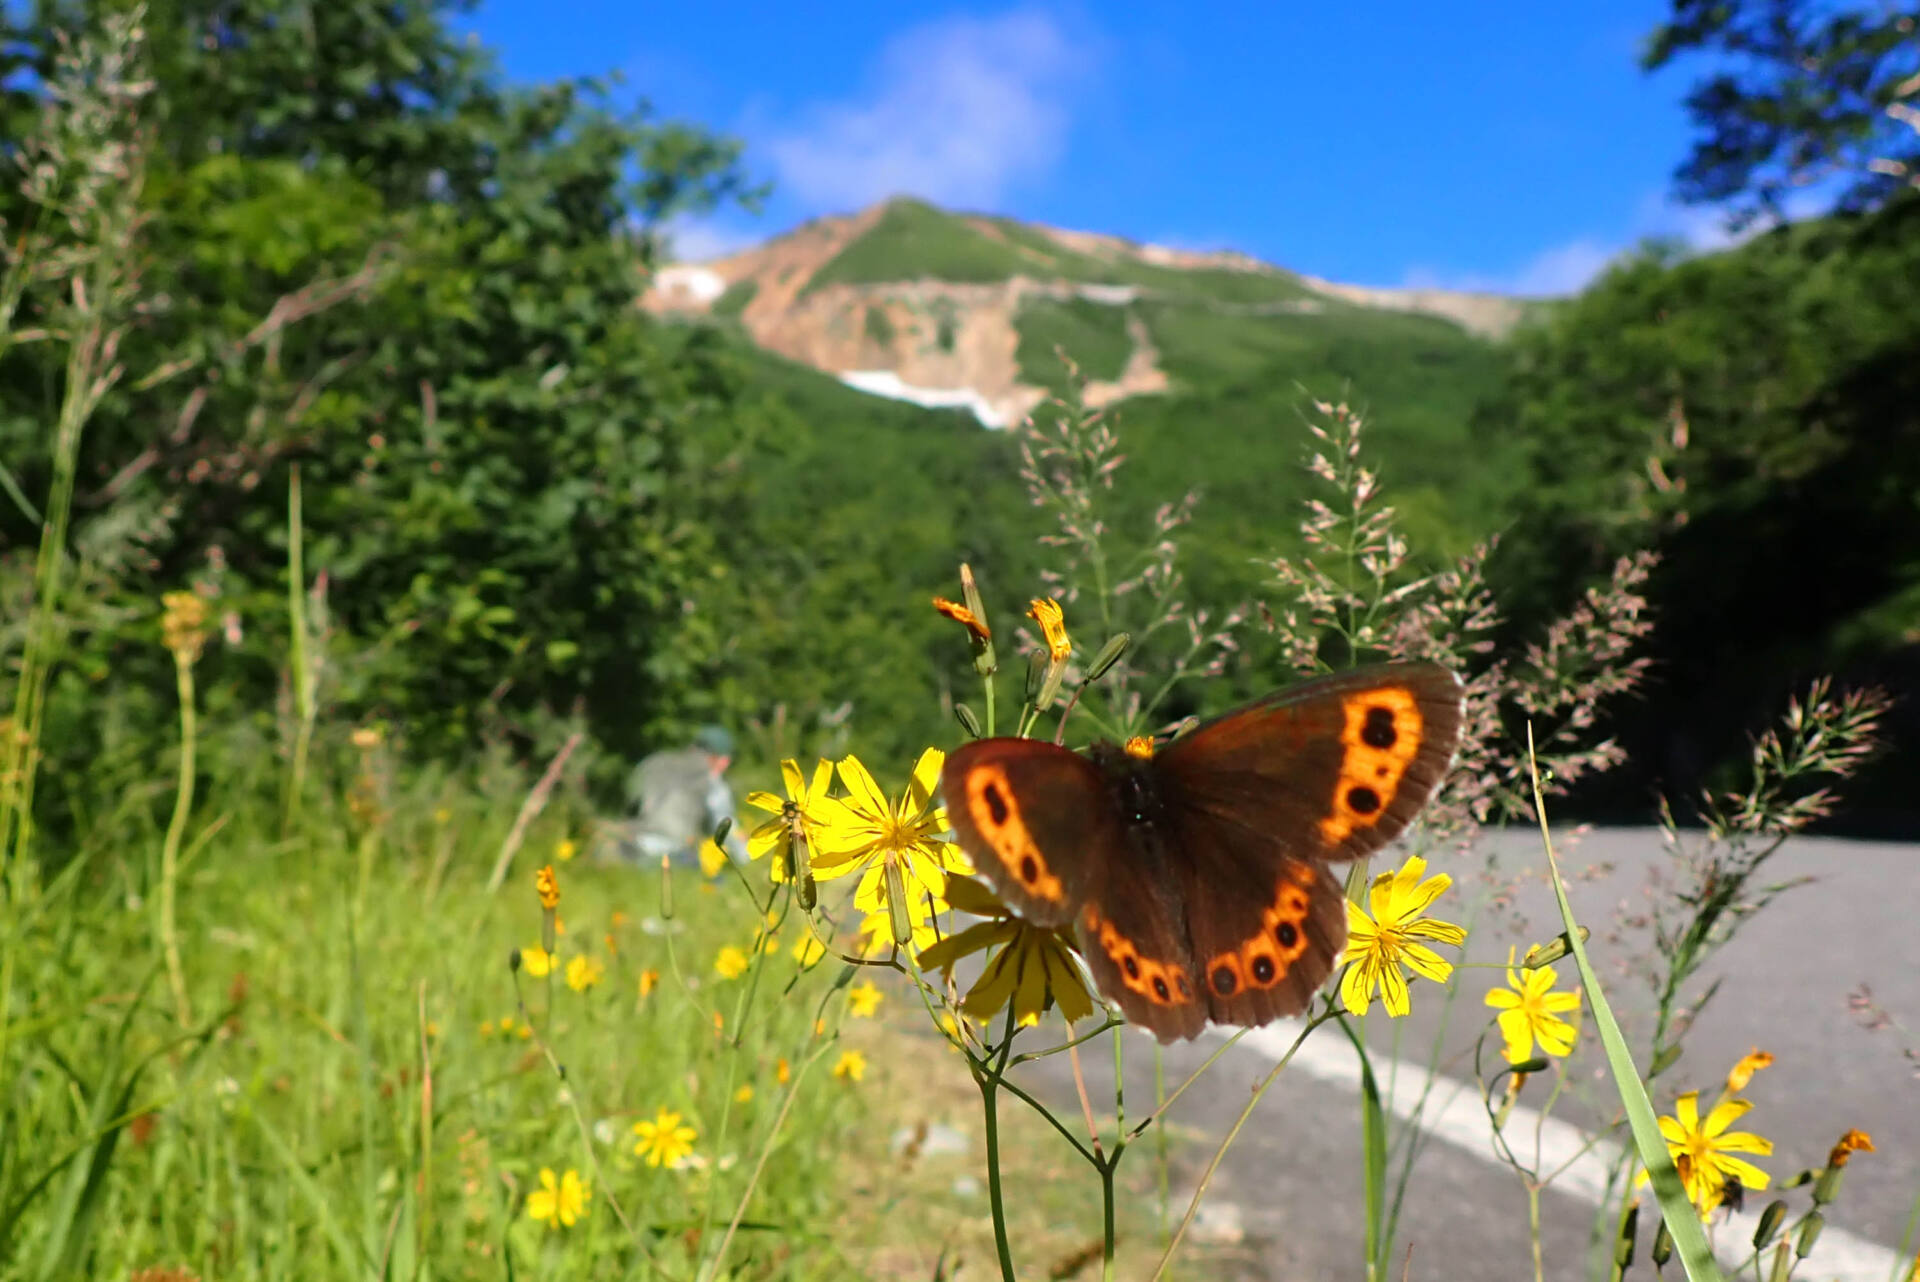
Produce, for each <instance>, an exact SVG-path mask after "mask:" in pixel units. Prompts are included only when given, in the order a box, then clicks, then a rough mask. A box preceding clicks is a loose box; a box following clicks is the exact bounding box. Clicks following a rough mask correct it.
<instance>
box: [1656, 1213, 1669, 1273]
mask: <svg viewBox="0 0 1920 1282" xmlns="http://www.w3.org/2000/svg"><path fill="white" fill-rule="evenodd" d="M1672 1258H1673V1234H1671V1233H1669V1232H1667V1222H1666V1221H1665V1220H1661V1221H1660V1231H1659V1232H1658V1233H1656V1234H1654V1235H1653V1267H1654V1268H1656V1269H1663V1268H1665V1267H1666V1265H1667V1261H1668V1260H1671V1259H1672Z"/></svg>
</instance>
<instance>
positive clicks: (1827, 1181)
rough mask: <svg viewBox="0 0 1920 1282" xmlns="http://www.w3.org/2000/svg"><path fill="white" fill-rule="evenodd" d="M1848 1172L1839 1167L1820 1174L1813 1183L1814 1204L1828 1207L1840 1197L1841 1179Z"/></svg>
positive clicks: (1830, 1168)
mask: <svg viewBox="0 0 1920 1282" xmlns="http://www.w3.org/2000/svg"><path fill="white" fill-rule="evenodd" d="M1845 1174H1846V1171H1845V1170H1844V1169H1843V1168H1841V1167H1838V1166H1829V1167H1828V1168H1827V1169H1826V1170H1824V1171H1822V1172H1820V1175H1819V1178H1817V1179H1816V1180H1814V1182H1813V1204H1814V1205H1815V1206H1826V1205H1828V1204H1829V1203H1831V1202H1832V1201H1833V1200H1834V1199H1835V1198H1837V1197H1839V1196H1840V1179H1841V1177H1842V1176H1844V1175H1845Z"/></svg>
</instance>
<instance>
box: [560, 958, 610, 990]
mask: <svg viewBox="0 0 1920 1282" xmlns="http://www.w3.org/2000/svg"><path fill="white" fill-rule="evenodd" d="M605 973H606V967H604V966H602V965H601V964H600V963H599V962H597V961H595V960H594V959H593V958H591V957H576V958H574V959H573V960H572V961H570V962H568V963H567V987H568V988H571V989H572V990H573V991H574V992H576V993H584V992H586V991H587V990H588V989H589V988H592V987H593V986H594V985H595V984H597V983H599V982H600V977H601V976H602V975H604V974H605Z"/></svg>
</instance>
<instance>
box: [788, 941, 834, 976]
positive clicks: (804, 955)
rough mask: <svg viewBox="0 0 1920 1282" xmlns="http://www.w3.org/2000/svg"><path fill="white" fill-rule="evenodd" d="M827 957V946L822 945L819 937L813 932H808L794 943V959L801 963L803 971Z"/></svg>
mask: <svg viewBox="0 0 1920 1282" xmlns="http://www.w3.org/2000/svg"><path fill="white" fill-rule="evenodd" d="M826 955H827V946H826V945H825V944H823V943H821V942H820V939H819V937H818V936H816V935H815V934H814V933H813V932H812V931H808V932H807V933H806V934H804V935H802V936H800V938H798V939H796V940H794V941H793V959H794V960H795V961H797V962H799V963H800V968H801V969H802V970H805V969H806V968H807V967H809V966H811V965H813V964H814V963H815V962H817V961H819V960H820V959H821V958H822V957H825V956H826Z"/></svg>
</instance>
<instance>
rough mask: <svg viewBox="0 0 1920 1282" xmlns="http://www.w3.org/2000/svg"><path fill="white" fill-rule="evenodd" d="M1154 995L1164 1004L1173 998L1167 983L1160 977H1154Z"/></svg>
mask: <svg viewBox="0 0 1920 1282" xmlns="http://www.w3.org/2000/svg"><path fill="white" fill-rule="evenodd" d="M1153 995H1154V996H1155V997H1158V998H1159V999H1160V1000H1161V1001H1163V1002H1164V1001H1168V1000H1170V999H1171V997H1172V994H1171V993H1169V992H1168V991H1167V981H1166V980H1164V979H1162V978H1161V977H1160V976H1158V975H1155V976H1154V977H1153Z"/></svg>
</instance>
